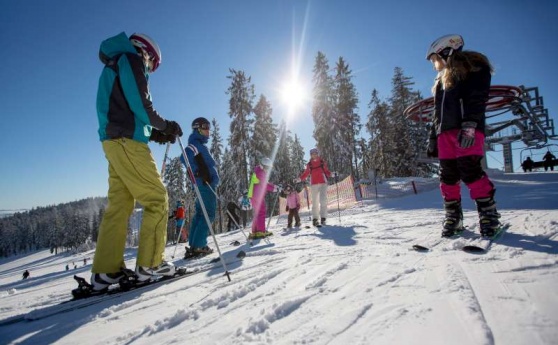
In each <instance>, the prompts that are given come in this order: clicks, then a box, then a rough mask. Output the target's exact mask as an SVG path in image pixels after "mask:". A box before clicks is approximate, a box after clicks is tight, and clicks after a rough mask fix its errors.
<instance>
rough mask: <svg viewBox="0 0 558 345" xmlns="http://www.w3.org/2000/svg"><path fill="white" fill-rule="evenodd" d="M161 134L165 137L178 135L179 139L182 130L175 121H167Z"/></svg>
mask: <svg viewBox="0 0 558 345" xmlns="http://www.w3.org/2000/svg"><path fill="white" fill-rule="evenodd" d="M161 132H163V133H164V134H166V135H175V136H176V135H178V136H179V137H181V136H182V128H180V125H179V124H178V123H177V122H175V121H167V126H166V127H165V129H164V130H163V131H161Z"/></svg>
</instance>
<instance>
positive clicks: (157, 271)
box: [121, 261, 176, 285]
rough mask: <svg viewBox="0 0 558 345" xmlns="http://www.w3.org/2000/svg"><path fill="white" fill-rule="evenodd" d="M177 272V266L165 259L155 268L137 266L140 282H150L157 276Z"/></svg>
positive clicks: (169, 275) (171, 274)
mask: <svg viewBox="0 0 558 345" xmlns="http://www.w3.org/2000/svg"><path fill="white" fill-rule="evenodd" d="M175 273H176V267H175V266H174V265H173V264H172V263H171V262H167V261H163V262H162V263H161V264H160V265H159V266H157V267H153V268H151V267H144V266H137V267H136V275H137V282H138V283H146V282H149V281H150V280H151V279H153V277H157V276H164V277H172V276H174V275H175ZM121 285H122V284H121Z"/></svg>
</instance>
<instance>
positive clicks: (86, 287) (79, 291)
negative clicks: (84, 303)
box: [72, 275, 108, 299]
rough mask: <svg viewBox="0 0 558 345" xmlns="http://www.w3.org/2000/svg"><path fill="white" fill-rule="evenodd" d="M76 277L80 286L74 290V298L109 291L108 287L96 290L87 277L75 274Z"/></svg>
mask: <svg viewBox="0 0 558 345" xmlns="http://www.w3.org/2000/svg"><path fill="white" fill-rule="evenodd" d="M74 279H75V280H76V281H77V283H78V287H77V288H75V289H73V290H72V296H73V297H74V299H82V298H87V297H90V296H93V295H100V294H103V293H105V292H107V291H108V287H106V288H104V289H102V290H94V289H93V285H91V284H89V283H88V282H87V280H85V278H82V277H78V276H76V275H74Z"/></svg>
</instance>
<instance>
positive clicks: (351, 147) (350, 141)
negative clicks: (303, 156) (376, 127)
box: [331, 57, 360, 177]
mask: <svg viewBox="0 0 558 345" xmlns="http://www.w3.org/2000/svg"><path fill="white" fill-rule="evenodd" d="M351 73H352V71H351V70H350V69H349V65H348V64H347V63H346V62H345V60H344V59H343V58H342V57H340V58H339V60H338V61H337V64H336V75H335V79H334V83H333V95H334V97H335V105H334V116H335V121H334V124H335V128H334V129H333V132H332V133H331V134H332V136H333V137H334V138H335V139H334V143H333V144H334V149H335V153H336V154H335V162H334V163H333V162H332V163H333V164H332V166H335V167H337V168H336V169H337V171H338V172H339V173H341V174H344V175H349V174H352V175H353V176H355V177H356V176H357V175H358V173H357V170H358V161H356V159H357V152H356V139H355V138H356V135H357V134H358V131H359V130H360V129H359V128H360V116H359V115H358V114H357V113H356V109H357V104H358V96H357V92H356V89H355V86H354V84H353V82H352V75H351ZM353 162H355V163H354V165H353Z"/></svg>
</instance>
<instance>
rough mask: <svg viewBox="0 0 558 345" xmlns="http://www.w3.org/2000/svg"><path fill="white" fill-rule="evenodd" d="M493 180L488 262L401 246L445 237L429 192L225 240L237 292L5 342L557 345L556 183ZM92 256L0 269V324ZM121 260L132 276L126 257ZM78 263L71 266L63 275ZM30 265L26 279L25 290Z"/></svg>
mask: <svg viewBox="0 0 558 345" xmlns="http://www.w3.org/2000/svg"><path fill="white" fill-rule="evenodd" d="M492 179H493V181H494V182H495V184H496V185H497V189H498V191H497V200H498V202H499V209H500V212H501V213H502V215H503V220H504V221H505V222H508V223H510V224H511V227H510V229H509V230H508V232H507V233H506V234H505V235H504V237H503V238H502V239H501V240H500V241H499V242H498V243H496V244H494V245H493V247H492V249H491V251H490V252H489V253H487V254H483V255H478V254H467V253H464V252H462V251H460V250H458V248H459V246H460V245H462V244H463V243H464V242H465V240H463V239H459V240H455V241H453V242H451V243H449V244H446V245H443V246H441V247H440V246H438V247H436V248H434V250H433V251H431V252H428V253H419V252H415V251H410V250H409V248H410V247H411V245H413V244H414V243H417V242H421V241H420V240H421V239H424V238H425V237H429V238H430V239H432V240H433V239H435V238H436V237H438V236H439V233H440V220H441V216H442V211H441V208H440V205H441V201H440V196H439V193H438V191H437V190H433V191H430V192H425V193H422V194H419V195H411V196H407V197H403V198H397V199H385V200H381V201H379V202H368V203H365V204H363V205H362V204H361V205H359V206H357V207H356V208H354V209H352V210H351V211H350V212H347V213H348V214H345V215H342V217H341V222H339V219H338V217H337V214H336V213H334V214H331V215H330V218H329V219H328V220H329V222H330V224H331V225H330V226H327V227H323V228H321V229H315V228H310V229H306V228H303V229H301V230H299V231H293V232H289V233H286V232H282V231H281V230H280V227H279V226H276V228H275V236H273V237H272V238H271V241H270V242H269V243H266V242H264V241H260V242H259V243H256V244H255V245H254V246H253V247H250V246H249V245H247V244H245V245H243V246H241V247H234V246H231V245H230V243H231V242H232V241H234V240H239V241H242V242H244V241H243V239H244V237H243V235H242V234H241V233H239V232H236V233H232V234H225V235H220V236H218V241H219V243H220V245H221V249H222V251H223V252H224V253H226V255H227V256H229V255H233V254H234V253H236V251H238V250H239V249H244V250H245V251H246V252H247V257H246V258H245V259H244V261H242V262H241V263H236V264H234V265H231V266H230V267H229V270H230V271H231V272H232V273H231V278H232V282H228V281H227V279H226V278H225V277H223V276H222V273H223V270H222V269H221V268H218V267H217V268H215V269H212V270H209V271H207V272H204V273H200V274H197V275H194V276H191V277H188V278H185V279H182V280H179V281H176V282H173V283H171V284H165V285H160V286H157V287H151V288H146V289H145V290H141V291H140V290H138V291H136V292H132V293H128V294H126V295H124V296H122V297H116V298H114V299H111V300H110V301H106V302H103V303H100V304H96V305H93V306H90V307H87V308H84V309H80V310H77V311H74V312H69V313H65V314H60V315H57V316H53V317H50V318H46V319H42V320H38V321H33V322H29V321H23V322H19V323H15V324H10V325H3V326H0V343H2V344H15V343H17V344H49V343H59V344H132V343H133V344H149V345H152V344H426V343H428V344H474V345H477V344H529V345H532V344H558V289H557V287H558V265H557V263H558V255H557V254H558V242H557V238H558V236H557V233H558V173H532V174H509V175H499V176H492ZM464 196H467V193H464ZM464 207H465V223H466V225H469V231H470V232H478V226H477V225H476V212H475V211H474V210H473V207H474V206H473V203H472V202H471V201H470V200H468V198H466V197H465V198H464ZM306 219H307V218H305V220H306ZM468 236H470V234H468ZM173 250H174V247H168V248H167V257H168V258H170V256H171V255H172V254H173ZM92 255H93V253H91V252H90V253H85V254H84V255H79V256H69V255H57V256H54V255H50V254H49V253H48V252H39V253H35V254H32V255H27V256H22V257H18V258H15V259H14V258H12V259H8V260H3V261H0V323H1V322H2V320H6V319H7V318H9V317H13V316H15V315H19V314H22V313H26V312H29V311H31V310H32V309H36V308H46V307H48V306H49V305H51V304H54V303H57V302H60V301H63V300H66V299H68V298H69V297H70V296H69V292H70V290H71V289H72V288H74V287H75V283H74V281H73V279H72V275H73V274H75V273H78V274H80V275H82V276H86V277H88V276H89V269H90V261H88V263H87V265H86V266H83V257H91V256H92ZM127 255H128V258H129V260H128V261H127V264H128V266H129V267H132V266H133V264H134V262H133V258H134V252H133V250H130V251H129V252H127ZM182 255H183V248H179V251H178V253H177V256H178V257H181V256H182ZM72 261H75V263H76V264H77V265H78V268H77V269H75V270H70V271H68V272H67V271H65V269H64V267H65V265H66V264H67V263H71V262H72ZM176 263H177V264H184V262H182V260H179V261H177V262H176ZM201 264H202V261H198V262H193V263H188V265H190V266H196V265H198V266H199V265H201ZM25 269H29V270H30V272H31V278H29V279H28V280H26V281H22V280H21V273H22V272H23V271H24V270H25Z"/></svg>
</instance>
